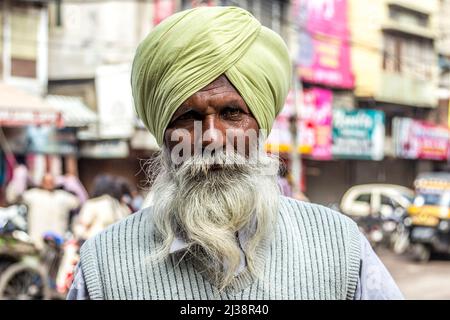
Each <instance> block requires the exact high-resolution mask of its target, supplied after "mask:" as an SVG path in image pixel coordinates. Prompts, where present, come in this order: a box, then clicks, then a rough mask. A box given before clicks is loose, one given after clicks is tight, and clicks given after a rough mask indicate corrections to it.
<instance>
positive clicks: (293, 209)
mask: <svg viewBox="0 0 450 320" xmlns="http://www.w3.org/2000/svg"><path fill="white" fill-rule="evenodd" d="M280 202H281V206H280V210H281V213H282V214H284V215H285V216H286V215H287V216H289V217H291V218H294V219H301V220H306V221H311V220H312V219H314V220H316V221H317V220H320V221H328V222H332V223H333V224H336V223H337V224H341V225H342V224H345V225H348V226H351V227H353V228H355V227H356V223H355V222H354V221H353V220H352V219H351V218H349V217H348V216H346V215H344V214H342V213H340V212H338V211H335V210H333V209H331V208H328V207H325V206H323V205H320V204H315V203H310V202H304V201H300V200H296V199H293V198H288V197H284V196H282V197H281V201H280Z"/></svg>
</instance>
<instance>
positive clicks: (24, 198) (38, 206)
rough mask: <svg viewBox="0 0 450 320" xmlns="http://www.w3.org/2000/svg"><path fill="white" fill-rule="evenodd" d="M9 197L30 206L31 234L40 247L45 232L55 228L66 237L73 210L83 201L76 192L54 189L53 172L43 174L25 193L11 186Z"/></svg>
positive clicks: (28, 221)
mask: <svg viewBox="0 0 450 320" xmlns="http://www.w3.org/2000/svg"><path fill="white" fill-rule="evenodd" d="M7 201H8V202H9V203H16V202H21V203H24V204H26V205H27V206H28V219H27V223H28V234H29V235H30V237H31V238H32V239H33V241H34V243H35V245H36V246H37V247H38V248H42V247H43V235H44V233H47V232H52V233H56V234H58V235H60V236H61V237H63V236H64V235H65V234H66V232H68V231H69V214H70V211H71V210H74V209H76V208H78V207H79V205H80V201H79V200H78V198H77V197H76V196H74V195H73V194H71V193H69V192H67V191H64V190H56V189H55V180H54V177H53V175H52V174H50V173H47V174H45V175H44V177H43V178H42V182H41V185H40V187H37V188H32V189H29V190H27V191H25V192H23V193H16V192H13V191H12V190H10V191H9V192H7Z"/></svg>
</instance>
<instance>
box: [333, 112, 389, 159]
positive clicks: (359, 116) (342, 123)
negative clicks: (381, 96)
mask: <svg viewBox="0 0 450 320" xmlns="http://www.w3.org/2000/svg"><path fill="white" fill-rule="evenodd" d="M384 133H385V129H384V113H383V112H381V111H377V110H367V109H364V110H363V109H358V110H351V111H348V110H344V109H335V110H333V147H332V150H333V157H334V158H339V159H360V160H377V161H379V160H382V159H383V158H384Z"/></svg>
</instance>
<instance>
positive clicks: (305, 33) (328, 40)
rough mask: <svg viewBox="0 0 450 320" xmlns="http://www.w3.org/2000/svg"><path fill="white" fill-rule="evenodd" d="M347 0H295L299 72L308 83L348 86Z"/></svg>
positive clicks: (351, 78)
mask: <svg viewBox="0 0 450 320" xmlns="http://www.w3.org/2000/svg"><path fill="white" fill-rule="evenodd" d="M347 6H348V5H347V0H294V2H293V14H294V18H293V20H294V21H295V24H296V29H298V32H297V34H298V37H299V38H298V47H299V49H298V52H297V55H296V65H297V72H298V74H299V76H300V77H301V78H302V79H303V80H305V81H307V82H311V83H315V84H322V85H327V86H331V87H337V88H345V89H351V88H353V87H354V82H355V81H354V76H353V73H352V71H351V63H350V31H349V28H348V18H347Z"/></svg>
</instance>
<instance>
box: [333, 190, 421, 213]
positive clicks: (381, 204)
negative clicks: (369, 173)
mask: <svg viewBox="0 0 450 320" xmlns="http://www.w3.org/2000/svg"><path fill="white" fill-rule="evenodd" d="M413 199H414V191H413V190H411V189H409V188H406V187H403V186H398V185H390V184H366V185H358V186H354V187H352V188H350V189H349V190H348V191H347V192H346V193H345V194H344V196H343V197H342V200H341V204H340V209H341V211H342V213H344V214H346V215H349V216H352V217H355V218H359V217H360V218H362V217H367V216H370V215H372V216H373V215H374V216H380V217H383V218H389V217H393V216H400V215H401V214H402V213H403V212H404V211H405V210H406V208H407V207H408V206H409V205H410V204H411V203H412V201H413Z"/></svg>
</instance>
